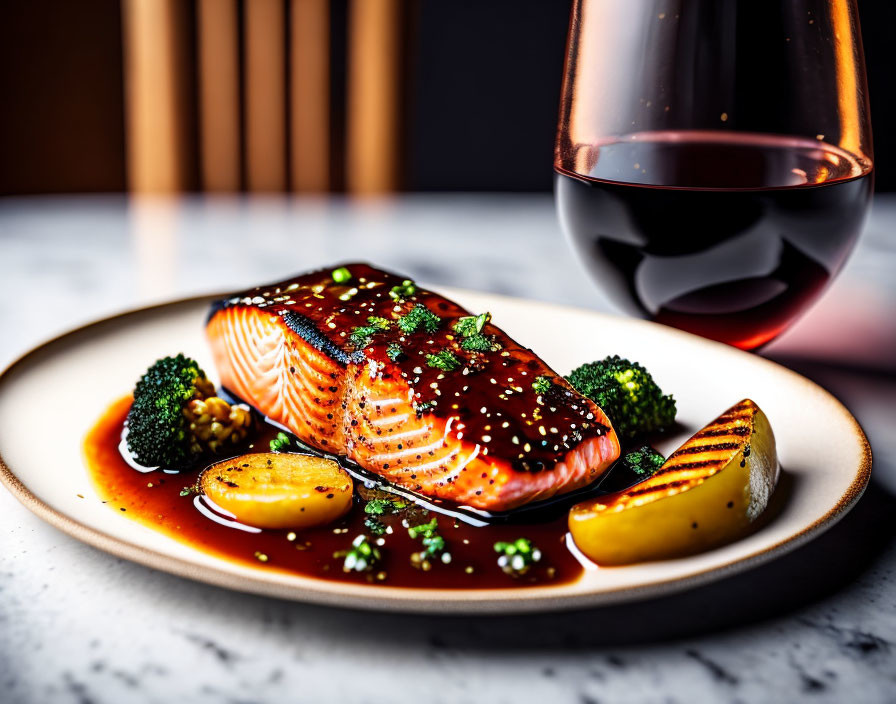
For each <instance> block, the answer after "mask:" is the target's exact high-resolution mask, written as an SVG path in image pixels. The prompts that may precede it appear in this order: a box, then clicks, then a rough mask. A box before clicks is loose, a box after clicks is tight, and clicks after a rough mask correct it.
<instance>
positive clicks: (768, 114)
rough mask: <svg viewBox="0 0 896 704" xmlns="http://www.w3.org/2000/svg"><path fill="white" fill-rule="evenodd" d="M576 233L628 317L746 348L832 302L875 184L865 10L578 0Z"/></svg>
mask: <svg viewBox="0 0 896 704" xmlns="http://www.w3.org/2000/svg"><path fill="white" fill-rule="evenodd" d="M554 167H555V172H556V176H555V192H556V199H557V207H558V210H559V215H560V221H561V224H562V226H563V228H564V230H565V231H566V233H567V234H568V236H569V238H570V240H571V242H572V244H573V247H574V249H575V250H576V252H577V253H578V255H579V257H580V258H581V259H582V260H583V261H584V262H585V263H586V266H587V267H588V269H589V270H590V272H591V274H592V276H593V278H594V280H595V281H596V282H597V283H598V285H599V286H601V287H602V288H603V289H604V290H605V291H606V292H607V293H608V294H609V296H610V297H611V298H612V300H613V301H614V302H615V303H616V304H618V305H620V306H621V307H622V308H624V309H626V310H628V311H629V312H631V313H634V314H636V315H640V316H643V317H648V318H652V319H653V320H656V321H658V322H661V323H665V324H668V325H673V326H675V327H678V328H682V329H684V330H688V331H690V332H694V333H697V334H700V335H703V336H705V337H709V338H713V339H716V340H721V341H724V342H727V343H729V344H732V345H736V346H737V347H740V348H742V349H755V348H758V347H760V346H761V345H763V344H765V343H767V342H768V341H770V340H772V339H773V338H774V337H775V336H776V335H778V334H779V333H780V332H781V331H782V330H784V329H785V327H786V326H787V325H788V324H789V323H791V322H792V321H794V320H795V319H796V318H797V317H798V316H799V315H801V314H802V313H803V312H805V310H806V309H807V308H808V307H809V305H810V304H811V303H812V302H813V301H814V300H815V299H816V298H817V297H818V296H819V294H820V293H821V292H822V290H823V289H824V288H825V286H826V285H827V284H828V283H829V282H830V281H831V279H832V278H833V277H834V275H836V274H837V272H838V271H839V270H840V268H841V267H842V266H843V263H844V261H845V260H846V257H847V256H848V254H849V252H850V251H851V250H852V248H853V245H854V244H855V242H856V239H857V237H858V235H859V233H860V231H861V229H862V225H863V223H864V220H865V216H866V214H867V211H868V207H869V205H870V202H871V193H872V186H873V170H872V148H871V125H870V123H869V119H868V98H867V90H866V82H865V65H864V57H863V53H862V42H861V37H860V33H859V19H858V10H857V8H856V3H855V2H854V0H788V1H787V2H756V0H725V1H724V2H719V0H638V2H632V0H576V1H575V3H574V5H573V8H572V17H571V22H570V29H569V42H568V50H567V57H566V71H565V76H564V83H563V93H562V99H561V104H560V120H559V127H558V133H557V142H556V149H555V161H554Z"/></svg>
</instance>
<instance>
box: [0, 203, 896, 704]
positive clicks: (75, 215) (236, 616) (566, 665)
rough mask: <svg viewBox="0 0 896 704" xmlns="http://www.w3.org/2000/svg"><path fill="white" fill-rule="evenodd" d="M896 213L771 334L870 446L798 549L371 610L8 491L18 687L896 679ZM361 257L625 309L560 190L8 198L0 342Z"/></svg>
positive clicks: (448, 279) (8, 630) (247, 691)
mask: <svg viewBox="0 0 896 704" xmlns="http://www.w3.org/2000/svg"><path fill="white" fill-rule="evenodd" d="M894 228H896V200H894V199H885V198H879V199H878V201H877V203H876V206H875V212H874V214H873V216H872V219H871V222H870V223H869V228H868V231H867V233H866V236H865V237H864V239H863V241H862V242H861V244H860V246H859V249H858V250H857V252H856V254H855V256H854V257H853V258H852V260H851V261H850V263H849V265H848V267H847V270H846V272H845V273H844V275H843V277H842V278H841V279H839V280H838V281H837V282H836V283H835V284H834V286H833V287H832V288H831V290H830V291H829V292H828V294H827V295H826V296H825V298H824V300H823V301H822V303H821V304H819V305H818V306H817V307H816V308H815V309H814V310H813V311H812V312H811V313H810V314H809V315H808V316H807V317H806V319H805V320H804V321H802V322H801V323H799V324H798V325H796V326H795V327H794V328H793V330H792V331H791V332H789V333H788V334H787V335H785V336H784V337H783V338H782V339H781V340H780V341H779V342H778V343H776V344H775V345H774V346H772V347H771V348H770V350H769V351H768V354H769V355H770V356H773V357H775V358H777V359H779V360H781V361H783V362H784V363H786V364H788V365H789V366H792V367H793V368H795V369H797V370H798V371H800V372H802V373H804V374H807V375H808V376H810V377H811V378H814V379H815V380H817V381H819V382H820V383H822V384H823V385H825V386H826V387H828V388H829V389H831V390H832V391H834V392H835V393H836V394H838V395H839V396H840V397H841V398H842V399H843V400H844V401H845V402H846V403H847V405H848V406H850V408H851V409H852V410H853V412H854V413H855V414H856V415H857V417H858V419H859V420H860V422H862V424H863V425H864V427H865V429H866V431H867V432H868V435H869V438H870V440H871V443H872V447H873V448H874V451H875V465H874V479H873V481H872V484H871V486H870V488H869V490H868V492H867V493H866V495H865V496H864V497H863V499H862V500H861V501H860V503H859V504H858V506H857V507H856V508H855V510H854V511H853V512H852V513H850V514H849V515H848V516H847V517H846V518H844V520H843V521H842V522H841V523H840V524H838V525H837V526H835V527H834V528H833V529H832V530H830V531H829V532H828V533H826V534H824V535H823V536H821V537H820V538H819V539H817V540H815V541H813V542H812V543H810V544H809V545H807V546H805V547H803V548H801V549H800V550H798V551H796V552H795V553H792V554H790V555H788V556H786V557H784V558H782V559H779V560H777V561H775V562H772V563H770V564H768V565H765V566H762V567H760V568H757V569H755V570H753V571H751V572H749V573H747V574H744V575H740V576H737V577H733V578H730V579H726V580H723V581H721V582H718V583H715V584H712V585H708V586H705V587H702V588H699V589H696V590H692V591H690V592H687V593H684V594H681V595H677V596H671V597H665V598H662V599H654V600H650V601H645V602H640V603H636V604H631V605H626V606H616V607H612V608H604V609H595V610H590V611H584V612H574V613H562V614H549V615H537V616H526V617H515V618H511V617H505V618H436V617H424V616H402V615H394V614H392V615H389V614H376V613H361V612H354V611H347V610H339V609H332V608H324V607H317V606H309V605H303V604H295V603H289V602H284V601H277V600H273V599H267V598H263V597H257V596H252V595H244V594H238V593H234V592H229V591H226V590H222V589H217V588H214V587H209V586H205V585H201V584H197V583H193V582H190V581H187V580H183V579H180V578H177V577H173V576H170V575H167V574H163V573H160V572H156V571H153V570H149V569H147V568H144V567H140V566H138V565H134V564H131V563H129V562H125V561H122V560H119V559H116V558H113V557H110V556H108V555H106V554H104V553H101V552H99V551H97V550H95V549H93V548H90V547H87V546H86V545H83V544H81V543H79V542H77V541H75V540H73V539H71V538H69V537H67V536H65V535H63V534H62V533H60V532H58V531H56V530H54V529H53V528H50V527H49V526H47V525H45V524H43V523H42V522H41V521H39V520H38V519H37V518H36V517H34V516H32V515H31V514H30V513H29V512H28V511H27V510H26V509H25V508H24V507H22V506H20V505H19V504H18V503H17V502H16V501H15V499H13V498H12V497H11V496H10V495H9V494H8V493H7V492H5V491H0V702H4V703H6V702H9V703H10V704H13V703H18V702H23V703H24V702H96V703H105V702H132V701H133V702H165V703H166V704H170V702H172V701H177V702H280V701H300V702H314V703H318V702H330V701H333V702H343V701H344V702H349V701H351V702H414V703H415V704H418V703H419V702H421V701H426V702H433V703H436V702H485V701H488V702H495V703H501V702H508V703H511V702H513V703H514V704H516V703H519V702H529V701H532V702H551V704H566V703H567V702H569V703H574V702H577V703H579V704H587V703H589V702H612V701H639V702H640V701H643V702H687V703H688V704H693V703H700V702H793V701H803V700H805V701H819V702H842V701H850V702H856V703H858V702H892V701H894V700H896V586H894V579H896V546H894V535H896V431H894V428H896V403H894V401H896V378H894V374H893V371H894V368H896V364H894V355H896V344H894V340H896V327H894V324H893V320H892V318H893V317H896V316H893V315H892V313H893V311H894V304H896V277H894V276H893V274H892V272H893V271H894V270H896V237H894V236H893V234H892V232H893V230H894ZM350 259H369V260H374V261H376V262H377V263H380V264H382V265H384V266H388V267H392V268H394V269H396V270H399V271H406V272H408V273H409V274H411V275H413V276H415V277H416V278H418V279H423V280H427V281H430V282H433V283H437V284H445V285H454V286H466V287H470V288H479V289H486V290H490V291H495V292H499V293H507V294H512V295H523V296H528V297H532V298H540V299H544V300H551V301H556V302H563V303H570V304H575V305H580V306H588V307H593V308H600V309H606V308H608V306H607V304H606V302H605V301H604V300H603V299H602V298H601V297H600V295H599V294H598V293H597V292H596V291H595V289H594V288H593V287H592V286H591V284H590V283H589V282H588V281H587V279H586V278H585V276H584V274H583V273H582V270H581V269H580V268H579V265H578V264H577V263H576V262H575V261H574V259H573V257H572V255H571V254H570V253H569V250H568V249H567V247H566V244H565V242H564V241H563V238H562V236H561V234H560V233H559V230H558V227H557V225H556V221H555V218H554V214H553V210H552V206H551V202H550V199H549V198H548V197H543V196H464V195H452V196H414V197H407V198H401V199H398V200H395V201H388V202H378V203H367V204H363V205H351V204H348V203H344V202H340V201H333V202H327V201H308V200H296V201H288V200H281V199H269V200H265V199H259V200H256V201H242V200H211V201H201V200H185V201H177V202H173V203H172V202H165V201H159V202H155V203H142V204H138V205H128V204H127V203H126V202H125V201H124V200H122V199H118V198H70V199H58V198H47V199H44V198H35V199H7V200H0V275H2V278H0V329H2V331H3V333H2V335H0V365H2V364H5V363H6V362H8V361H9V360H11V359H12V358H14V357H15V356H16V355H17V354H19V353H21V352H22V351H24V350H25V349H27V348H28V347H29V346H30V345H32V344H34V343H36V342H38V341H40V340H41V339H42V338H44V337H47V336H49V335H52V334H54V333H57V332H60V331H62V330H64V329H66V328H69V327H72V326H73V325H76V324H79V323H82V322H85V321H87V320H90V319H93V318H96V317H98V316H100V315H105V314H108V313H110V312H114V311H117V310H121V309H123V308H126V307H128V306H132V305H135V304H138V303H142V302H145V301H150V300H159V299H163V298H167V297H171V296H177V295H184V294H189V293H197V292H206V291H211V290H226V289H233V288H239V287H241V286H246V285H250V284H254V283H257V282H259V281H263V280H267V279H276V278H278V277H281V276H285V275H287V274H289V273H292V272H294V271H297V270H301V269H306V268H310V267H313V266H316V265H319V264H325V263H329V262H332V261H337V260H350ZM847 307H848V308H849V309H850V310H852V311H853V313H852V314H851V315H850V316H849V317H850V320H848V321H844V319H843V311H844V309H845V308H847ZM886 314H889V317H887V316H886ZM885 317H886V319H884V318H885ZM844 326H846V327H845V328H844ZM844 329H847V330H849V331H852V333H851V334H852V335H853V337H854V338H855V339H858V340H859V341H862V342H863V343H864V344H861V345H857V344H852V345H845V346H840V347H838V346H837V344H834V342H832V343H830V344H828V343H827V342H825V341H824V339H822V340H821V341H820V337H819V334H818V331H827V330H833V331H842V330H844ZM862 334H866V335H871V336H873V343H870V342H866V341H867V340H869V339H872V338H869V337H861V335H862ZM833 336H834V337H837V335H836V334H835V335H833ZM839 336H840V337H844V335H843V334H840V335H839ZM827 337H831V336H830V335H829V336H827ZM835 342H836V341H835ZM887 345H892V346H890V347H889V348H888V349H887ZM866 348H867V349H866ZM872 368H874V369H876V370H877V371H872V370H871V369H872Z"/></svg>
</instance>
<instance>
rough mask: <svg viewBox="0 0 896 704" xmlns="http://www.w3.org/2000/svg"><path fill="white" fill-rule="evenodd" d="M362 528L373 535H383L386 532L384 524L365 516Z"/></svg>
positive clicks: (372, 517) (377, 519) (374, 518)
mask: <svg viewBox="0 0 896 704" xmlns="http://www.w3.org/2000/svg"><path fill="white" fill-rule="evenodd" d="M364 527H365V528H366V529H367V530H369V531H370V532H371V533H372V534H373V535H383V534H384V533H385V532H386V524H385V523H383V522H382V521H381V520H380V519H379V518H377V517H376V516H367V517H366V518H365V519H364Z"/></svg>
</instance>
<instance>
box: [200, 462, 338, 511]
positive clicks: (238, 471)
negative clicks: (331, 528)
mask: <svg viewBox="0 0 896 704" xmlns="http://www.w3.org/2000/svg"><path fill="white" fill-rule="evenodd" d="M199 486H200V488H201V489H202V492H203V493H204V494H205V495H206V496H207V497H208V498H209V499H210V500H211V501H212V502H213V503H215V504H216V505H217V506H220V507H221V508H222V509H224V510H225V511H229V512H230V513H232V514H233V515H234V516H236V519H237V520H238V521H240V522H241V523H245V524H246V525H250V526H255V527H257V528H272V529H277V528H296V529H300V528H308V527H311V526H319V525H326V524H327V523H331V522H332V521H335V520H336V519H337V518H339V517H340V516H342V515H344V514H345V513H346V512H347V511H348V510H349V508H351V505H352V479H351V477H350V476H349V474H348V472H346V471H345V470H344V469H342V468H341V467H340V466H339V465H338V464H337V463H336V462H334V461H333V460H327V459H324V458H322V457H312V456H310V455H296V454H289V453H278V452H260V453H257V454H249V455H241V456H240V457H234V458H233V459H229V460H226V461H224V462H216V463H215V464H213V465H211V466H210V467H208V468H207V469H206V470H205V471H204V472H203V473H202V476H201V477H200V479H199Z"/></svg>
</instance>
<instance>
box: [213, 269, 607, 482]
mask: <svg viewBox="0 0 896 704" xmlns="http://www.w3.org/2000/svg"><path fill="white" fill-rule="evenodd" d="M344 266H345V268H347V269H348V270H349V271H350V272H351V274H352V279H351V280H350V281H347V282H345V283H341V284H339V283H335V282H334V281H333V279H332V276H331V272H332V270H331V269H326V270H319V271H314V272H310V273H308V274H304V275H302V276H298V277H295V278H293V279H289V280H287V281H283V282H280V283H275V284H271V285H268V286H260V287H258V288H255V289H250V290H248V291H245V292H242V293H238V294H235V295H234V296H232V297H229V298H227V299H225V300H222V301H219V302H217V303H216V304H215V305H214V306H213V308H212V311H211V313H210V317H211V316H213V315H214V314H215V312H217V311H218V310H220V309H223V308H227V307H231V306H255V307H258V308H261V309H263V310H266V311H269V312H271V313H272V314H275V315H279V316H281V317H282V318H283V320H284V322H285V323H286V324H287V326H288V327H289V328H290V329H291V330H292V331H293V332H295V333H296V334H297V335H300V336H301V337H303V338H304V339H305V340H306V341H308V342H309V343H310V344H312V345H313V346H314V347H316V348H317V349H319V350H321V351H323V352H324V353H325V354H327V355H328V356H329V357H330V358H332V359H334V360H336V361H337V362H339V363H340V364H343V365H346V364H350V363H352V362H354V363H355V364H356V365H358V366H357V367H356V368H355V373H359V374H360V373H365V374H366V373H368V365H369V364H370V363H371V362H373V363H376V364H377V366H378V367H379V369H380V373H381V375H382V377H383V378H384V379H389V378H393V377H394V378H396V379H398V378H401V379H402V380H404V381H405V382H406V383H407V384H408V386H409V387H410V389H411V394H412V398H413V402H414V404H415V405H416V407H417V408H418V409H420V408H425V409H426V410H425V413H431V414H433V415H435V416H436V417H439V418H443V419H446V420H447V419H449V418H451V419H452V422H453V423H454V425H453V426H452V433H454V434H456V435H457V437H458V438H461V437H462V438H463V439H464V442H469V443H470V444H471V445H472V444H475V445H477V446H478V447H479V448H480V450H479V452H480V454H481V456H483V457H487V456H491V457H494V458H495V459H496V460H497V461H507V462H508V463H509V465H510V466H511V467H512V468H513V469H514V470H516V471H520V472H540V471H545V470H546V471H550V470H551V469H552V468H553V467H554V465H556V464H557V463H558V462H560V461H562V460H563V459H564V457H565V456H566V454H567V453H568V452H569V451H570V450H571V449H573V448H574V447H576V446H577V445H578V444H579V443H581V442H582V440H584V439H586V438H589V437H594V436H600V435H602V434H604V433H606V432H607V431H608V428H607V427H606V426H605V425H602V424H601V423H600V422H599V421H600V418H601V417H602V416H601V415H600V411H599V409H598V408H597V407H596V406H595V405H594V404H593V403H591V402H590V401H589V400H587V399H585V398H583V397H582V396H580V395H579V394H578V393H576V392H575V391H573V390H572V387H570V386H569V384H568V383H567V382H566V381H565V380H564V379H563V377H562V376H559V375H558V374H556V373H555V372H553V371H552V370H551V369H549V368H548V367H547V366H546V365H545V364H544V362H543V361H542V360H541V359H540V358H538V357H537V356H536V355H535V354H534V353H533V352H532V350H530V349H528V348H525V347H522V346H521V345H519V344H518V343H516V342H515V341H513V340H512V339H511V338H510V337H508V336H507V334H506V333H504V332H503V331H502V330H501V329H500V328H498V327H497V326H495V325H492V324H491V323H487V324H486V325H485V326H484V328H483V329H482V331H481V332H482V334H483V335H485V336H487V337H490V338H492V339H494V341H495V342H497V343H498V345H500V349H498V350H495V351H486V352H471V351H468V350H465V349H462V347H461V342H462V338H461V336H459V335H458V334H457V333H456V332H455V331H454V330H453V327H452V326H453V323H454V322H455V321H456V320H457V319H458V318H461V317H465V316H469V315H470V314H471V313H470V312H469V311H467V310H466V309H464V308H462V307H461V306H459V305H458V304H456V303H454V302H452V301H450V300H448V299H446V298H444V297H443V296H441V295H439V294H437V293H433V292H431V291H426V290H424V289H421V288H417V290H416V293H414V295H412V296H410V297H409V298H408V299H407V300H401V301H396V300H394V299H393V298H391V297H390V295H389V292H390V290H391V289H392V287H393V286H396V285H400V284H402V282H403V280H404V279H403V277H400V276H396V275H394V274H390V273H388V272H385V271H382V270H380V269H376V268H374V267H371V266H369V265H367V264H360V263H352V264H347V265H344ZM417 304H422V305H424V306H426V308H428V309H429V310H430V311H432V312H433V313H435V314H436V315H438V316H439V317H440V318H442V322H441V324H440V326H439V328H438V330H436V331H435V332H433V333H427V332H425V331H422V330H421V331H417V332H414V333H410V334H402V333H401V332H400V331H398V330H395V329H394V326H393V329H392V330H389V331H387V332H384V333H381V334H377V335H374V336H372V338H371V339H370V343H369V344H368V345H367V346H366V347H363V348H361V349H355V348H354V346H353V344H352V343H351V332H352V330H353V329H354V328H355V327H360V326H364V325H367V318H368V316H376V317H380V318H385V319H388V320H390V321H395V320H397V319H398V318H399V317H400V316H402V315H404V314H406V313H408V312H409V311H410V310H411V309H412V308H413V307H414V306H415V305H417ZM478 312H479V311H473V313H474V314H475V313H478ZM389 343H398V344H399V345H400V346H401V348H402V351H403V356H402V357H401V358H400V359H398V360H397V361H393V360H392V359H390V358H389V355H388V354H387V351H388V345H389ZM446 349H447V350H450V351H451V353H453V354H454V355H455V356H456V357H457V358H458V359H459V360H460V362H461V366H460V367H459V368H457V369H456V370H454V371H443V370H441V369H439V368H436V367H432V366H429V365H428V364H427V355H430V354H437V353H438V352H439V351H441V350H446ZM539 376H546V377H548V379H550V381H551V382H552V383H551V387H550V390H549V391H548V392H546V393H544V394H539V393H538V392H537V391H536V390H535V389H534V388H533V382H535V380H536V378H537V377H539ZM420 412H421V411H419V410H418V413H420Z"/></svg>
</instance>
